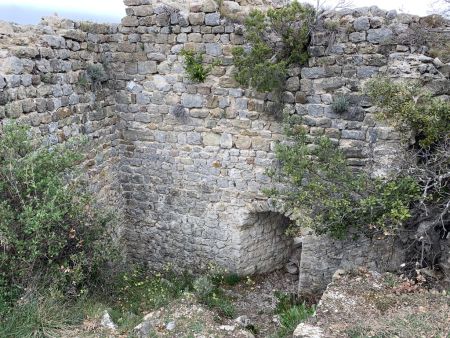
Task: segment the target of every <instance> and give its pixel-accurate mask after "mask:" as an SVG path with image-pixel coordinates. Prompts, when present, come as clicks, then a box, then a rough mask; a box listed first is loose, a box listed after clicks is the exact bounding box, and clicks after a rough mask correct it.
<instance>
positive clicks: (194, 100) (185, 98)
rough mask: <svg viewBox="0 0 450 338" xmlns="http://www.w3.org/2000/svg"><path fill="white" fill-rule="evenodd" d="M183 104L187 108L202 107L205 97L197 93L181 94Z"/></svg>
mask: <svg viewBox="0 0 450 338" xmlns="http://www.w3.org/2000/svg"><path fill="white" fill-rule="evenodd" d="M181 104H182V105H183V106H185V107H186V108H201V107H202V106H203V97H202V96H201V95H196V94H186V93H184V94H183V95H181Z"/></svg>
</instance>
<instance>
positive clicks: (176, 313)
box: [66, 269, 450, 338]
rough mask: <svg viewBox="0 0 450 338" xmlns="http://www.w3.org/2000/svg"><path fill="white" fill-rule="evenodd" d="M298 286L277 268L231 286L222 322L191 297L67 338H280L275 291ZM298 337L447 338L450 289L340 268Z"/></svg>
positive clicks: (89, 325) (96, 323)
mask: <svg viewBox="0 0 450 338" xmlns="http://www.w3.org/2000/svg"><path fill="white" fill-rule="evenodd" d="M296 287H297V280H296V278H295V276H292V275H289V274H286V273H285V272H282V271H278V272H275V273H272V274H269V275H266V276H259V277H255V278H253V279H252V278H247V279H244V280H242V281H241V282H240V283H238V284H237V285H234V286H228V287H226V289H225V293H226V294H227V295H228V296H229V297H230V299H232V301H233V304H234V307H235V317H236V318H224V317H223V316H220V315H219V314H218V313H217V312H216V311H215V310H212V309H210V308H208V307H207V306H205V305H203V304H200V303H199V302H198V301H197V300H196V298H195V297H194V296H193V295H192V294H185V295H184V296H183V297H182V298H180V299H178V300H176V301H174V302H172V303H171V304H169V305H168V306H165V307H163V308H161V309H159V310H157V311H153V312H151V313H149V314H147V315H146V316H145V317H144V318H143V320H142V323H141V324H140V325H138V326H137V327H136V328H135V329H134V330H132V331H131V332H128V333H126V334H123V333H122V334H120V333H118V332H117V331H115V330H114V329H108V328H105V326H108V325H111V326H112V325H113V323H108V318H107V317H108V316H107V315H106V318H105V315H104V317H103V319H102V320H100V319H99V318H97V319H95V320H89V321H85V323H84V326H83V327H80V328H77V329H75V330H73V331H71V332H70V333H67V335H66V336H67V337H120V338H122V337H138V338H143V337H193V338H203V337H204V338H206V337H208V338H209V337H237V338H245V337H247V338H251V337H277V335H276V332H277V330H278V328H279V325H280V324H279V321H278V318H277V315H275V308H276V306H277V301H278V300H277V297H276V294H277V293H278V292H284V293H286V294H294V293H295V292H296ZM249 324H250V325H249ZM249 328H251V329H249ZM294 337H297V338H300V337H302V338H328V337H337V338H339V337H350V338H363V337H365V338H369V337H373V338H375V337H377V338H381V337H386V338H388V337H389V338H391V337H397V338H413V337H418V338H419V337H424V338H428V337H430V338H449V337H450V295H449V292H448V290H445V289H442V288H440V289H439V288H436V287H433V288H430V285H429V284H428V282H427V281H426V280H425V278H421V277H420V275H419V278H418V279H416V280H414V281H413V280H409V279H407V278H404V277H402V276H396V275H393V274H389V273H386V274H379V273H376V272H371V271H367V270H364V269H360V270H357V271H352V272H344V271H338V272H336V274H335V276H334V277H333V282H332V283H331V284H330V285H329V286H328V288H327V290H326V291H325V293H324V294H323V296H322V298H321V300H320V302H319V304H318V305H317V310H316V315H315V316H313V317H311V318H310V319H309V320H307V321H306V322H305V323H303V324H301V325H299V327H298V328H297V330H296V332H295V333H294Z"/></svg>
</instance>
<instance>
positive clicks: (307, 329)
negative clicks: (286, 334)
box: [293, 323, 324, 338]
mask: <svg viewBox="0 0 450 338" xmlns="http://www.w3.org/2000/svg"><path fill="white" fill-rule="evenodd" d="M293 337H294V338H323V337H324V335H323V331H322V329H321V328H320V327H317V326H312V325H309V324H305V323H300V324H299V325H298V326H297V327H296V329H295V331H294V334H293Z"/></svg>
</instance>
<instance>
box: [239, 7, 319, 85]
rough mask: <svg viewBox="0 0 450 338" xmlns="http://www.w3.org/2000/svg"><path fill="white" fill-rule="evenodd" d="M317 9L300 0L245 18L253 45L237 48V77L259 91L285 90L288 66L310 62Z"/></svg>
mask: <svg viewBox="0 0 450 338" xmlns="http://www.w3.org/2000/svg"><path fill="white" fill-rule="evenodd" d="M314 15H315V10H314V8H313V7H311V6H310V5H303V4H299V3H298V2H297V1H294V2H292V3H291V4H289V5H288V6H285V7H283V8H279V9H269V10H268V11H267V12H266V13H264V12H262V11H259V10H254V11H252V12H251V13H250V15H249V16H248V18H247V19H246V20H245V28H246V32H245V38H246V40H247V42H248V44H249V45H250V46H249V47H250V48H244V47H236V48H234V49H233V57H234V64H235V66H236V73H235V78H236V80H237V81H238V82H239V83H240V84H241V85H243V86H246V87H251V88H255V89H256V90H257V91H259V92H270V91H274V90H277V91H281V89H282V87H283V85H284V82H285V79H286V75H287V67H288V66H289V65H291V64H299V65H304V64H306V63H307V61H308V51H307V47H308V43H309V39H310V28H311V25H312V22H313V20H314Z"/></svg>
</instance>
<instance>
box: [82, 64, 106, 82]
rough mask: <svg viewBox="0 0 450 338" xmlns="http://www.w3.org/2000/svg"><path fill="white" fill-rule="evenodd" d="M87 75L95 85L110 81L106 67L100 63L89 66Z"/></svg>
mask: <svg viewBox="0 0 450 338" xmlns="http://www.w3.org/2000/svg"><path fill="white" fill-rule="evenodd" d="M86 74H87V76H88V77H89V79H90V80H91V81H92V83H94V84H99V83H101V82H105V81H107V80H108V74H106V71H105V67H104V66H103V65H102V64H100V63H96V64H93V65H89V66H88V67H87V69H86Z"/></svg>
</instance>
